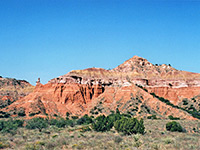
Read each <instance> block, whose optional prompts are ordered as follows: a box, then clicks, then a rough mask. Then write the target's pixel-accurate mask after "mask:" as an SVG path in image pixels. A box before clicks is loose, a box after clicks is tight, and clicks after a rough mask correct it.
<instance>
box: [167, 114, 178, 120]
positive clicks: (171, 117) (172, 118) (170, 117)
mask: <svg viewBox="0 0 200 150" xmlns="http://www.w3.org/2000/svg"><path fill="white" fill-rule="evenodd" d="M168 118H169V119H170V120H180V118H177V117H173V116H172V115H170V116H168Z"/></svg>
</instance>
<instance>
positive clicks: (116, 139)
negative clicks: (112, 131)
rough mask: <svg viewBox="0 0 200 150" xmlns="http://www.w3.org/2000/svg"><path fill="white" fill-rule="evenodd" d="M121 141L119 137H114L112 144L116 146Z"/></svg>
mask: <svg viewBox="0 0 200 150" xmlns="http://www.w3.org/2000/svg"><path fill="white" fill-rule="evenodd" d="M122 141H123V139H122V138H121V137H120V136H116V137H115V138H114V142H115V143H117V144H119V143H120V142H122Z"/></svg>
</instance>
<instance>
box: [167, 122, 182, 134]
mask: <svg viewBox="0 0 200 150" xmlns="http://www.w3.org/2000/svg"><path fill="white" fill-rule="evenodd" d="M166 129H167V131H171V132H176V131H177V132H183V128H182V126H181V125H180V124H179V123H178V122H176V121H172V122H168V123H167V124H166Z"/></svg>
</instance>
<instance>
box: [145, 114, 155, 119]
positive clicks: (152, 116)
mask: <svg viewBox="0 0 200 150" xmlns="http://www.w3.org/2000/svg"><path fill="white" fill-rule="evenodd" d="M147 119H158V118H157V117H156V115H151V116H148V117H147Z"/></svg>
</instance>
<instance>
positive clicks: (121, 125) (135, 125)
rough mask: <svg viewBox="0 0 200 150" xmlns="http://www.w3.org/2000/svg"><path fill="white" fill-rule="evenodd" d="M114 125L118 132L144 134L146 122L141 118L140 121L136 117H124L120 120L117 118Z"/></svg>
mask: <svg viewBox="0 0 200 150" xmlns="http://www.w3.org/2000/svg"><path fill="white" fill-rule="evenodd" d="M114 127H115V129H116V130H117V131H118V132H122V133H124V134H128V135H130V134H133V133H134V134H136V133H140V134H144V130H145V127H144V124H143V120H142V119H141V120H140V121H139V120H137V119H136V118H125V117H123V118H122V119H120V120H117V121H116V122H115V123H114Z"/></svg>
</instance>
